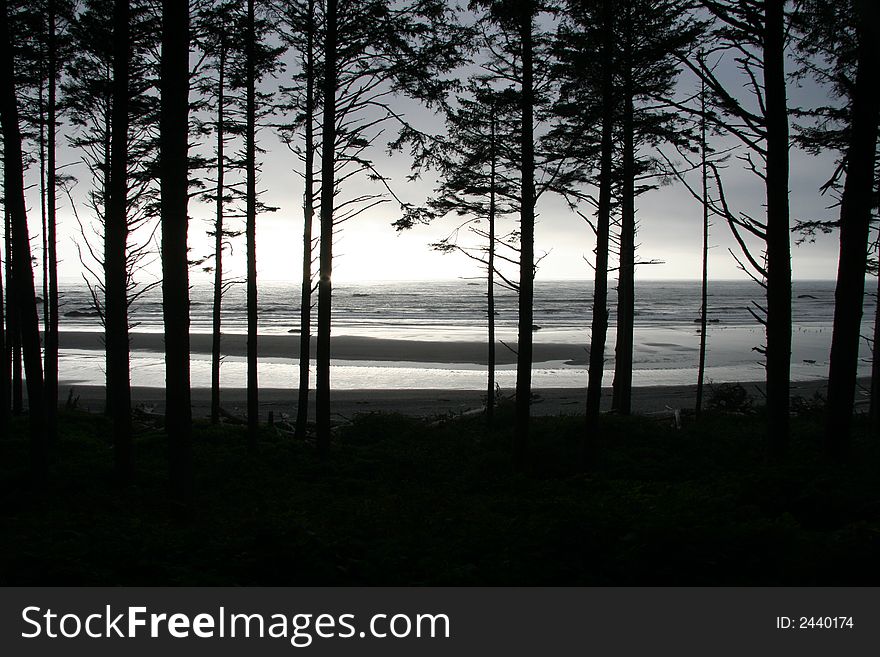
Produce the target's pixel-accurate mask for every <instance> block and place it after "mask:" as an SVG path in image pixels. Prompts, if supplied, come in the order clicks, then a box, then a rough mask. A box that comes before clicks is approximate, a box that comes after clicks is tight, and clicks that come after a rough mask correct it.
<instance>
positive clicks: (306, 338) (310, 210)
mask: <svg viewBox="0 0 880 657" xmlns="http://www.w3.org/2000/svg"><path fill="white" fill-rule="evenodd" d="M308 11H309V17H308V25H307V26H306V62H305V67H306V109H305V115H306V130H305V133H306V134H305V160H306V162H305V164H306V171H305V191H304V192H303V259H302V287H301V288H300V306H299V308H300V310H299V395H298V398H297V404H296V427H295V430H294V435H295V436H296V438H297V439H298V440H302V439H303V438H305V435H306V424H307V422H308V419H309V361H310V359H311V342H312V335H311V333H312V224H313V222H314V218H315V134H314V113H315V43H314V42H315V0H309V9H308Z"/></svg>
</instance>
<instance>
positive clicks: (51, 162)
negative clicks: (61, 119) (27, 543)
mask: <svg viewBox="0 0 880 657" xmlns="http://www.w3.org/2000/svg"><path fill="white" fill-rule="evenodd" d="M48 13H49V16H48V21H49V101H48V106H47V108H46V111H47V119H48V122H49V143H48V151H49V152H48V161H47V167H48V171H47V173H48V176H49V196H48V205H47V214H48V217H47V219H48V225H47V236H46V241H47V249H48V260H49V262H48V263H47V265H48V270H49V294H48V295H47V297H46V299H45V300H44V303H46V304H47V305H48V308H49V314H48V317H49V321H48V324H47V325H46V333H45V337H44V347H43V349H44V359H45V370H46V374H45V376H46V382H45V388H46V390H45V394H46V421H47V431H48V437H49V440H50V441H54V440H55V439H56V438H57V434H58V251H57V244H58V239H57V236H56V223H57V196H56V186H57V166H56V129H57V113H58V108H57V100H56V97H57V91H58V47H57V35H56V34H55V31H56V29H57V28H56V21H57V16H56V10H55V0H49V3H48Z"/></svg>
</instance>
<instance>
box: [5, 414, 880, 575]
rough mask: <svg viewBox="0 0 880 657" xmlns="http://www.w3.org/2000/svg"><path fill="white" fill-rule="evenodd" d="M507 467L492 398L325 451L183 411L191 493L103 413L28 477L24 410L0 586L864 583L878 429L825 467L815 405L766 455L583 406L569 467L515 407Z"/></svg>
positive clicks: (505, 420)
mask: <svg viewBox="0 0 880 657" xmlns="http://www.w3.org/2000/svg"><path fill="white" fill-rule="evenodd" d="M533 422H534V429H533V435H532V442H531V446H530V451H531V459H530V464H529V469H528V471H527V472H514V471H513V470H512V468H511V465H510V463H511V459H510V453H509V441H510V436H511V433H512V428H511V417H510V412H509V409H506V408H502V409H500V411H499V413H498V417H497V422H496V429H495V430H494V431H491V432H490V431H488V430H487V429H486V427H485V426H484V421H483V419H482V418H481V417H466V418H461V417H452V416H449V417H435V418H429V419H419V418H412V417H405V416H401V415H394V414H380V413H372V414H364V415H360V416H357V417H355V418H354V419H353V420H352V421H351V422H350V423H345V424H342V425H340V426H339V427H338V428H337V429H336V434H335V441H334V444H333V447H332V451H331V454H330V457H329V459H327V460H326V461H321V460H320V459H319V458H318V455H317V452H316V450H315V448H314V445H313V444H312V443H311V442H310V441H308V440H306V441H301V442H295V441H294V440H293V439H292V438H291V437H290V436H288V435H287V434H284V433H283V432H280V431H278V430H277V427H271V426H264V427H263V429H262V435H261V440H260V443H259V449H258V450H257V452H256V453H249V452H248V450H247V447H246V439H245V434H244V430H243V428H241V427H238V426H227V425H221V426H211V425H209V424H207V423H203V422H199V423H197V424H196V427H195V436H194V446H195V461H196V464H197V472H196V483H197V492H196V494H195V498H194V500H193V502H192V504H191V505H190V506H189V507H187V508H182V507H180V506H177V505H175V504H173V503H172V502H170V501H169V498H168V495H167V475H166V461H165V459H166V443H165V439H164V437H163V434H162V431H161V427H159V426H157V425H156V424H155V423H154V422H153V421H150V420H143V421H139V422H138V423H137V438H136V452H135V457H136V467H137V475H136V478H135V483H134V484H133V485H131V486H130V487H128V488H125V489H120V488H118V487H117V486H116V485H115V484H114V481H113V477H112V463H113V458H112V449H111V447H110V439H109V435H110V434H109V425H108V422H107V420H106V419H105V418H104V417H102V416H100V415H93V414H86V413H80V412H70V411H69V412H66V413H65V414H63V416H62V418H61V436H60V439H59V442H58V443H57V445H56V446H55V449H54V456H53V465H52V468H51V474H50V477H49V479H48V481H47V482H46V483H45V484H42V485H40V486H34V485H32V484H30V483H29V480H28V474H27V469H26V464H27V443H26V439H25V435H26V431H25V429H26V426H25V420H24V419H17V420H16V423H15V425H14V427H13V431H12V432H11V435H10V436H8V437H7V438H5V439H2V440H0V495H2V506H0V508H2V511H0V514H2V525H3V527H4V540H3V541H2V545H0V569H2V570H0V583H2V584H3V585H16V584H20V585H35V584H52V585H61V584H89V585H122V584H125V585H162V584H167V585H183V584H191V585H282V584H284V585H306V584H319V585H330V584H333V585H341V584H352V585H362V584H368V585H396V584H402V585H411V584H449V585H452V584H465V585H468V584H472V585H477V584H479V585H491V584H498V585H513V584H522V585H574V584H587V585H647V584H669V585H675V584H694V585H724V584H737V585H778V584H792V585H811V584H822V585H831V584H833V585H861V584H878V583H880V565H878V560H877V554H880V477H878V476H877V472H878V471H880V468H878V466H880V445H878V444H877V443H876V442H874V441H873V440H871V439H870V438H868V436H867V428H866V426H864V425H863V424H862V422H861V420H859V422H858V423H857V440H856V442H855V444H854V447H853V450H852V454H851V456H850V457H849V458H848V459H847V460H846V461H844V462H836V463H829V462H828V461H827V459H826V458H825V456H824V453H823V451H822V449H821V444H820V439H821V426H822V424H821V423H822V411H821V409H820V408H819V409H817V408H814V407H813V406H810V405H807V406H805V407H804V408H802V413H801V414H800V415H799V416H797V417H795V418H793V431H792V435H793V443H792V445H791V450H790V453H789V456H788V458H787V460H786V461H785V462H784V463H773V462H770V461H768V460H767V458H766V450H765V445H764V443H765V438H766V436H765V435H764V422H763V419H762V417H761V413H760V410H757V411H754V412H750V413H745V414H736V415H731V414H722V413H708V414H705V415H704V416H703V418H702V419H701V420H700V421H699V422H697V421H694V420H688V421H686V422H685V423H684V426H683V427H682V428H680V429H676V428H675V427H674V426H673V425H672V423H671V422H670V421H669V420H668V419H665V418H664V419H656V418H648V417H631V418H624V417H614V416H611V415H607V416H605V417H603V421H602V431H601V436H600V437H599V439H598V445H597V451H596V454H597V455H596V459H595V461H594V463H593V464H592V467H591V468H590V469H589V470H587V471H586V472H584V471H582V470H581V468H580V466H579V459H578V458H577V456H578V453H579V442H580V439H581V429H582V422H583V418H582V417H581V418H579V417H563V416H559V417H552V416H551V417H540V418H535V419H534V421H533Z"/></svg>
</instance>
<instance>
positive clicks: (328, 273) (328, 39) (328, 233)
mask: <svg viewBox="0 0 880 657" xmlns="http://www.w3.org/2000/svg"><path fill="white" fill-rule="evenodd" d="M325 24H326V25H325V34H324V93H323V103H324V116H323V118H322V131H321V138H322V142H321V244H320V264H319V279H318V345H317V353H316V361H315V363H316V373H317V389H316V392H315V412H316V420H317V426H318V451H319V452H320V453H321V455H322V456H324V457H326V456H327V454H328V452H329V449H330V320H331V295H332V291H333V287H332V284H331V277H332V274H333V192H334V187H335V180H334V169H335V160H336V157H335V144H336V84H337V70H336V48H337V42H336V26H337V0H327V5H326V9H325Z"/></svg>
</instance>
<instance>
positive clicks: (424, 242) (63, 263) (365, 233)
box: [30, 66, 837, 282]
mask: <svg viewBox="0 0 880 657" xmlns="http://www.w3.org/2000/svg"><path fill="white" fill-rule="evenodd" d="M789 68H791V66H790V67H789ZM734 79H735V78H733V77H731V78H730V80H731V81H734ZM736 84H737V85H738V84H741V82H739V81H737V82H736ZM689 85H692V81H691V80H688V79H687V78H683V79H682V80H681V82H680V88H681V89H682V93H687V92H688V89H689ZM789 94H790V96H791V103H792V104H802V105H813V104H819V103H827V102H828V99H827V98H825V95H824V91H823V90H822V89H819V88H818V87H816V86H815V85H814V84H811V83H805V85H804V86H803V87H802V88H795V87H794V86H792V88H791V89H790V91H789ZM411 105H412V104H411V103H402V105H401V106H402V107H411ZM417 114H418V116H417V119H418V121H419V122H420V125H421V127H434V128H435V129H436V130H438V131H439V130H442V120H441V119H440V118H439V117H434V116H431V115H428V114H426V113H425V112H424V111H419V112H417ZM68 131H69V128H68V127H67V126H66V125H65V126H62V128H61V129H60V132H59V144H61V145H62V148H61V152H60V157H59V162H60V163H62V164H64V163H71V162H75V161H77V160H78V159H79V157H80V156H79V153H77V152H76V151H74V150H72V149H70V148H67V147H65V146H63V145H64V144H65V143H66V141H67V139H66V137H67V133H68ZM260 142H261V145H262V146H263V148H265V149H267V153H266V154H265V155H263V156H262V158H261V159H262V174H261V179H260V187H261V189H264V190H266V193H265V196H264V197H263V200H264V201H265V202H266V203H267V204H269V205H273V206H277V207H278V208H279V211H278V212H275V213H272V214H263V215H260V216H259V217H258V230H257V260H258V278H259V279H261V280H289V281H291V282H295V281H297V279H298V277H299V276H300V273H299V272H300V271H301V264H300V263H301V253H302V250H301V249H302V247H301V240H302V238H301V234H302V209H301V207H302V182H301V178H300V177H299V176H298V175H297V174H296V173H295V171H294V169H295V167H296V165H297V162H296V160H295V158H294V157H293V155H292V154H291V153H290V152H289V150H288V149H287V148H286V147H285V146H284V145H283V144H282V143H281V142H280V141H279V140H278V138H277V137H276V136H275V135H274V134H273V133H272V131H271V130H268V129H264V130H263V131H262V132H261V134H260ZM727 143H728V142H725V141H724V140H717V141H716V142H715V145H716V147H718V148H723V147H724V146H725V145H726V144H727ZM377 160H378V161H379V168H380V170H381V171H382V172H383V173H384V174H385V175H386V176H389V177H390V178H392V184H393V185H394V187H395V189H396V190H397V191H398V193H399V194H400V195H401V196H402V197H404V198H405V199H406V200H409V201H411V202H415V203H418V202H420V201H423V200H424V198H425V197H426V196H427V195H428V194H429V193H430V191H431V187H432V180H431V179H430V178H429V177H428V178H426V179H425V180H423V181H420V182H417V183H406V181H405V179H404V178H405V176H406V174H407V173H409V166H410V162H409V158H408V156H407V155H406V154H401V155H397V156H395V157H391V158H389V157H387V156H385V155H382V154H380V155H378V156H377ZM833 169H834V160H833V157H832V156H830V155H828V156H822V157H813V156H810V155H807V154H805V153H803V152H800V151H798V150H796V149H793V150H792V152H791V184H790V189H791V197H790V198H791V214H792V221H793V222H794V220H796V219H799V218H810V219H818V218H831V217H833V216H834V215H835V214H836V209H829V206H830V205H831V204H832V203H833V199H832V198H830V197H821V196H820V195H819V194H818V189H819V187H820V186H821V184H822V183H824V182H825V181H826V180H827V179H828V177H829V176H830V174H831V173H832V171H833ZM67 171H68V172H70V173H74V175H76V176H78V177H79V178H80V179H81V180H80V182H79V184H78V186H77V188H76V190H75V193H74V197H75V198H76V199H78V200H81V199H82V198H83V195H84V193H85V192H86V191H87V189H88V187H89V184H90V183H89V181H88V179H87V177H86V172H85V168H84V167H82V166H81V165H76V166H72V167H70V168H69V169H67ZM30 173H31V175H35V172H34V170H33V169H32V170H31V172H30ZM724 180H725V189H726V192H727V196H728V198H729V199H730V201H731V205H734V206H735V207H736V208H737V209H739V210H742V211H746V212H749V213H751V214H753V216H758V217H760V216H762V213H763V200H764V190H763V188H762V185H761V181H760V180H759V179H758V178H757V177H756V176H754V175H753V174H752V173H750V172H748V171H745V170H743V169H742V168H741V166H740V164H739V163H737V162H733V163H732V164H731V166H730V167H729V168H728V169H727V170H726V171H725V172H724ZM695 183H696V180H695ZM356 184H358V185H361V184H364V183H356ZM357 191H358V190H357V189H346V190H345V192H346V195H347V196H348V195H351V194H353V193H356V192H357ZM585 209H586V210H587V211H591V210H590V209H589V208H585ZM212 213H213V208H212V207H211V206H209V205H205V204H203V203H200V202H194V203H192V204H191V206H190V214H191V216H192V222H191V225H190V246H191V249H192V255H193V257H197V256H201V255H205V254H207V253H208V252H209V251H210V250H211V248H212V239H211V238H210V237H209V236H207V234H206V228H207V226H208V223H207V222H208V221H209V220H211V217H212ZM84 214H85V215H86V216H85V217H84V218H85V219H86V220H87V221H88V220H89V219H88V216H87V211H86V210H85V208H84V207H81V208H80V215H81V217H82V216H83V215H84ZM397 216H398V212H397V208H396V204H394V203H387V204H385V205H383V206H379V207H378V208H375V209H373V210H371V211H369V212H367V213H365V214H364V215H361V216H360V217H358V218H357V219H355V220H353V221H352V222H349V223H347V224H346V225H345V227H344V229H343V230H342V231H341V234H340V236H339V238H338V241H337V246H336V256H337V257H336V259H335V262H334V280H335V281H337V282H345V281H371V280H414V279H419V280H422V279H453V278H457V277H461V276H476V275H479V270H478V269H477V267H476V265H475V264H474V263H472V262H470V261H469V260H467V259H466V258H465V257H464V256H461V255H458V254H446V255H444V254H441V253H438V252H435V251H432V250H431V249H430V247H429V244H430V243H432V242H435V241H437V240H439V239H441V238H442V237H444V236H446V235H447V234H448V233H449V231H450V230H451V229H452V228H453V227H454V225H455V220H454V219H452V218H451V219H449V220H445V221H441V222H438V223H437V224H435V225H431V226H418V227H416V228H413V229H412V230H410V231H407V232H405V233H397V232H395V230H394V229H393V228H392V227H391V225H390V224H391V222H392V221H393V220H394V219H396V218H397ZM637 216H638V221H639V233H638V242H639V244H640V246H639V254H638V258H639V259H641V260H660V261H662V263H661V264H656V265H650V266H643V267H640V268H639V270H638V274H637V275H638V277H639V278H642V279H694V278H698V277H699V275H700V247H701V220H702V213H701V209H700V207H699V205H698V204H697V203H696V202H695V201H694V200H693V199H692V198H691V196H690V195H689V194H688V192H687V191H686V190H684V189H683V188H682V186H681V185H680V184H677V183H676V184H673V185H668V186H664V187H662V188H660V189H657V190H654V191H650V192H647V193H646V194H644V195H642V196H640V197H639V198H638V199H637ZM30 219H31V222H32V224H33V225H34V227H35V228H36V227H37V226H38V225H39V203H38V199H37V197H36V196H35V190H34V189H33V188H32V189H31V205H30ZM505 221H508V222H510V221H513V219H512V218H509V219H506V220H505ZM510 227H513V225H512V224H510ZM316 230H317V225H316ZM58 235H59V238H58V239H59V256H60V265H59V266H60V276H61V277H62V278H63V279H64V280H67V281H71V280H81V271H82V267H81V265H80V262H79V258H78V255H77V249H76V242H77V241H81V240H82V237H81V236H80V233H79V229H78V228H77V225H76V222H75V221H74V219H73V216H72V213H71V210H70V207H69V204H68V202H67V199H66V198H64V197H59V230H58ZM593 241H594V240H593V235H592V232H591V230H590V228H589V226H587V225H586V224H585V223H584V221H583V220H582V219H580V218H579V217H577V216H576V215H574V214H573V213H571V212H570V211H569V210H568V209H567V208H566V207H565V205H564V203H563V202H562V201H561V200H560V199H558V198H553V197H551V196H549V195H545V196H544V197H542V198H541V200H540V202H539V206H538V225H537V228H536V252H537V253H539V254H540V253H544V252H546V253H548V254H549V255H547V257H546V258H545V259H544V260H543V261H542V262H541V266H540V270H539V272H538V277H539V279H543V280H554V279H589V278H592V272H591V270H590V268H589V266H588V264H587V263H586V262H585V261H584V257H585V256H586V257H591V252H592V248H593ZM792 241H793V244H792V265H793V274H794V277H795V278H796V279H830V278H834V277H835V275H836V267H837V240H836V235H831V236H822V237H820V238H817V240H816V242H815V243H811V244H804V245H800V246H797V245H795V244H794V242H795V239H794V236H793V240H792ZM711 245H712V249H711V252H710V264H709V270H710V276H711V277H712V278H715V279H734V278H744V277H745V275H744V274H743V273H742V272H741V271H739V270H738V266H737V264H736V262H735V261H734V259H733V258H732V256H731V255H730V253H729V252H728V248H735V244H734V242H733V239H732V237H731V235H730V230H729V228H728V227H727V226H726V225H724V224H723V223H721V222H720V220H716V221H715V224H714V225H713V227H712V233H711ZM227 263H228V265H227V270H228V271H229V272H230V274H231V275H241V274H242V273H243V272H244V243H243V238H242V241H241V243H240V244H238V245H237V247H236V248H235V252H234V254H233V255H231V256H230V257H229V258H227ZM143 275H144V276H145V277H154V276H158V275H159V266H158V264H157V263H156V264H153V265H152V266H150V267H148V270H147V271H146V272H145V273H144V274H143ZM206 276H207V275H206V274H204V273H202V272H199V271H194V272H193V280H194V281H198V280H206Z"/></svg>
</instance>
